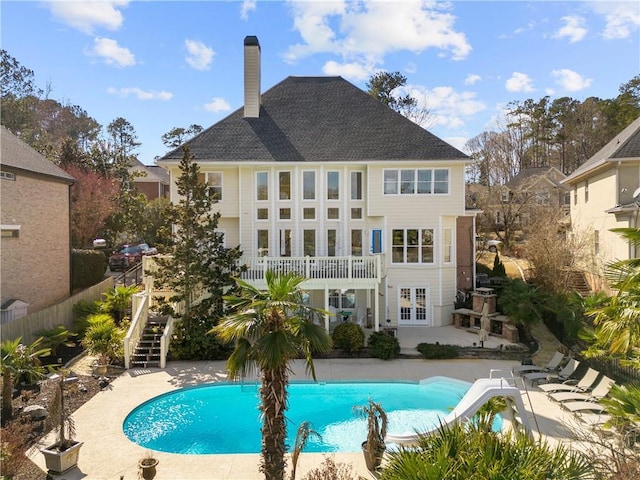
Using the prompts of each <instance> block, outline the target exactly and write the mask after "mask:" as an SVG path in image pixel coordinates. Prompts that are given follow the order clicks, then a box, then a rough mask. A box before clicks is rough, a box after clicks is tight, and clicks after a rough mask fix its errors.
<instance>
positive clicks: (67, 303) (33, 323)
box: [1, 277, 113, 343]
mask: <svg viewBox="0 0 640 480" xmlns="http://www.w3.org/2000/svg"><path fill="white" fill-rule="evenodd" d="M110 288H113V278H112V277H109V278H106V279H105V280H103V281H102V282H100V283H98V284H97V285H94V286H93V287H90V288H87V289H85V290H83V291H82V292H79V293H77V294H75V295H73V296H71V297H69V298H67V299H66V300H63V301H62V302H60V303H58V304H56V305H53V306H51V307H49V308H45V309H44V310H40V311H38V312H35V313H31V314H29V315H26V316H24V317H20V318H17V319H15V320H10V321H8V322H6V323H5V322H3V323H2V326H1V328H2V341H5V340H13V339H16V338H18V337H22V341H23V343H31V342H32V341H33V340H35V339H36V338H37V337H38V335H37V332H40V331H42V330H49V329H51V328H54V327H57V326H58V325H64V326H65V327H67V328H68V329H69V330H71V329H72V327H73V306H74V305H75V304H76V303H78V302H79V301H81V300H87V301H92V300H100V299H101V298H102V294H103V293H104V292H106V291H107V290H109V289H110Z"/></svg>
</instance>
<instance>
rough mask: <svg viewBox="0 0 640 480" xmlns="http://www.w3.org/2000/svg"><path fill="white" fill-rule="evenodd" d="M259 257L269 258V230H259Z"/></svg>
mask: <svg viewBox="0 0 640 480" xmlns="http://www.w3.org/2000/svg"><path fill="white" fill-rule="evenodd" d="M257 237H258V256H259V257H267V256H269V230H258V235H257Z"/></svg>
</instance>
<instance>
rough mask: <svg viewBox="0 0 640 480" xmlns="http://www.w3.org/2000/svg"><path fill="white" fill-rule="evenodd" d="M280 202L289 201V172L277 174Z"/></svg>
mask: <svg viewBox="0 0 640 480" xmlns="http://www.w3.org/2000/svg"><path fill="white" fill-rule="evenodd" d="M278 185H279V187H280V200H291V172H279V173H278Z"/></svg>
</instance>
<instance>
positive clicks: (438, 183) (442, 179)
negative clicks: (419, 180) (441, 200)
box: [433, 169, 449, 194]
mask: <svg viewBox="0 0 640 480" xmlns="http://www.w3.org/2000/svg"><path fill="white" fill-rule="evenodd" d="M433 193H436V194H445V193H449V170H443V169H436V170H434V171H433Z"/></svg>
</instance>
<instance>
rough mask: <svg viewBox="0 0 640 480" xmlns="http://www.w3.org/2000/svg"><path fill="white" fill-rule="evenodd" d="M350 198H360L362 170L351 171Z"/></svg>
mask: <svg viewBox="0 0 640 480" xmlns="http://www.w3.org/2000/svg"><path fill="white" fill-rule="evenodd" d="M351 200H362V172H351Z"/></svg>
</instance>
